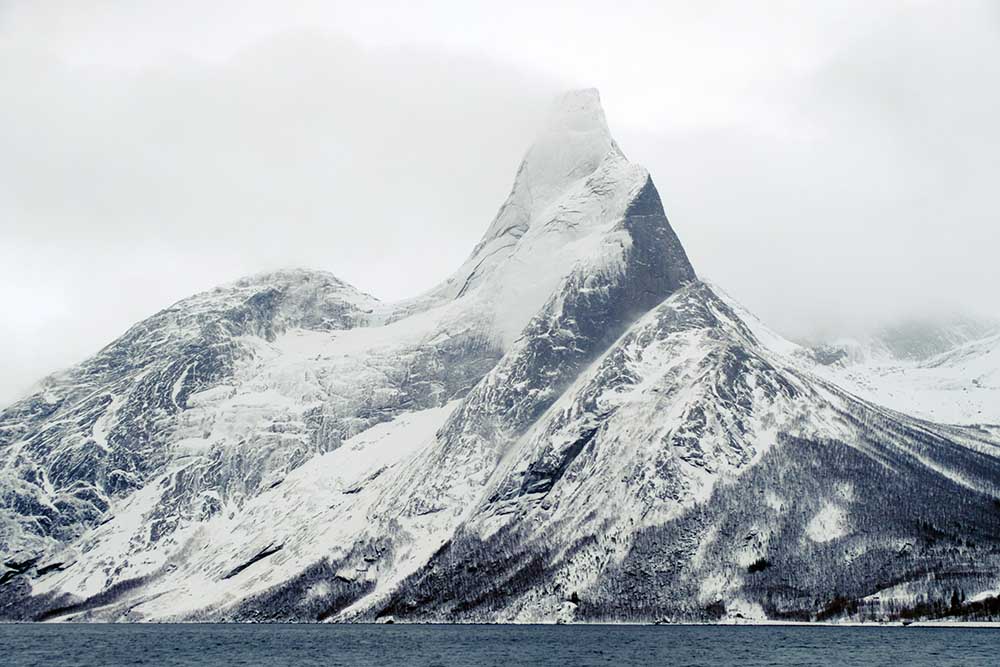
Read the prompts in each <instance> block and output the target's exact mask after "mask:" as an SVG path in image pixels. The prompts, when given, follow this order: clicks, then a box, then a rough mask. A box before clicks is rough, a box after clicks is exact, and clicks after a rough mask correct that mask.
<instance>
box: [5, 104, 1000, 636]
mask: <svg viewBox="0 0 1000 667" xmlns="http://www.w3.org/2000/svg"><path fill="white" fill-rule="evenodd" d="M815 359H816V357H815V354H810V353H809V352H808V351H805V350H801V349H799V348H796V346H794V345H792V344H791V343H787V342H786V341H782V340H780V338H779V337H777V336H776V335H774V334H773V333H771V332H769V331H767V330H766V329H765V328H764V327H763V326H762V325H760V323H759V322H757V321H756V320H755V319H754V318H752V316H749V314H747V313H745V311H743V310H742V309H741V308H740V307H739V306H738V305H737V304H734V303H733V302H732V301H731V300H730V299H728V298H727V297H725V296H724V295H721V294H720V293H719V292H718V291H717V290H716V289H713V288H712V287H710V286H708V285H706V284H704V283H702V282H700V281H699V280H698V278H697V276H696V274H695V272H694V269H693V268H692V266H691V264H690V262H689V261H688V258H687V256H686V254H685V252H684V249H683V247H682V245H681V243H680V241H679V240H678V238H677V235H676V234H675V233H674V231H673V229H672V228H671V226H670V224H669V222H668V221H667V218H666V215H665V213H664V210H663V206H662V203H661V201H660V198H659V195H658V193H657V191H656V188H655V186H654V185H653V182H652V180H651V178H650V176H649V174H648V173H647V172H646V171H645V170H644V169H643V168H642V167H640V166H637V165H634V164H632V163H630V162H629V161H628V160H627V158H626V157H625V156H624V154H623V153H622V151H621V150H620V148H619V147H618V145H617V144H616V143H615V141H614V139H613V138H612V136H611V133H610V132H609V130H608V126H607V122H606V119H605V117H604V112H603V110H602V109H601V106H600V100H599V96H598V95H597V92H596V91H593V90H588V91H576V92H573V93H569V94H567V95H565V96H564V97H562V98H560V99H559V100H557V101H556V104H555V105H554V107H553V112H552V115H551V118H550V119H549V121H548V122H547V124H546V126H545V127H544V128H543V129H542V131H541V132H540V134H539V136H538V138H537V139H536V142H535V143H534V145H533V146H532V147H531V148H530V149H529V151H528V152H527V154H526V156H525V159H524V161H523V163H522V164H521V166H520V168H519V170H518V172H517V176H516V178H515V181H514V185H513V188H512V190H511V194H510V195H509V197H508V199H507V201H506V202H505V203H504V204H503V206H502V207H501V208H500V211H499V212H498V214H497V217H496V218H495V219H494V221H493V222H492V223H491V224H490V226H489V227H488V229H487V231H486V233H485V235H484V236H483V238H482V240H481V241H480V243H479V244H477V246H476V247H475V248H474V249H473V252H472V254H471V255H470V257H469V259H468V260H467V261H466V262H465V263H464V264H463V265H462V266H461V267H459V269H458V270H457V271H456V272H455V273H454V274H453V275H452V276H451V277H450V278H449V279H448V280H446V281H445V282H444V283H442V284H441V285H440V286H438V287H436V288H434V289H432V290H430V291H429V292H427V293H426V294H423V295H419V296H417V297H414V298H412V299H408V300H405V301H402V302H399V303H392V304H384V303H381V302H378V301H377V300H375V299H373V298H372V297H369V296H367V295H365V294H363V293H361V292H358V291H357V290H355V289H354V288H353V287H351V286H349V285H346V284H345V283H343V282H341V281H339V280H337V279H336V278H334V277H333V276H331V275H329V274H324V273H319V272H312V271H286V272H279V273H273V274H266V275H260V276H255V277H252V278H247V279H244V280H241V281H239V282H237V283H234V284H232V285H227V286H223V287H220V288H217V289H216V290H214V291H212V292H208V293H205V294H201V295H197V296H194V297H191V298H190V299H186V300H184V301H181V302H179V303H177V304H175V305H174V306H172V307H170V308H168V309H167V310H164V311H162V312H160V313H158V314H156V315H154V316H153V317H151V318H149V319H148V320H145V321H143V322H141V323H140V324H138V325H136V326H135V327H133V328H132V329H130V330H129V331H128V332H126V334H125V335H124V336H122V337H121V338H120V339H118V340H117V341H115V342H114V343H112V344H111V345H109V346H108V347H107V348H105V349H104V350H102V351H101V352H99V353H98V354H97V355H95V356H94V357H93V358H91V359H89V360H87V361H85V362H83V363H82V364H80V365H79V366H76V367H74V368H72V369H69V370H68V371H66V372H64V373H62V374H59V375H57V376H54V377H52V378H49V379H47V380H45V381H44V382H43V383H42V384H41V385H40V387H39V389H38V391H37V392H35V393H34V394H32V395H31V396H28V397H26V398H25V399H23V400H22V401H20V402H18V403H16V404H14V405H13V406H10V407H9V408H7V409H6V410H5V411H4V412H3V413H2V414H0V554H2V555H3V558H2V559H0V560H2V562H3V568H4V569H3V570H2V571H0V616H2V617H4V618H9V619H61V620H148V619H162V620H341V621H343V620H347V621H349V620H384V619H386V618H391V619H393V620H394V621H406V620H439V621H454V620H462V621H464V620H479V621H543V622H555V621H559V622H569V621H573V620H625V619H628V620H650V621H652V620H662V619H664V618H669V619H678V620H680V619H691V620H713V619H714V620H721V619H725V618H730V617H737V616H740V617H744V618H747V617H753V618H764V617H771V618H806V619H815V618H821V617H822V618H826V617H836V616H838V615H840V616H844V615H849V616H850V615H853V616H851V617H853V618H859V617H862V616H865V615H867V616H865V617H879V618H881V617H898V616H900V615H902V614H906V613H913V614H915V613H918V612H920V610H921V609H923V608H920V607H919V605H920V604H925V605H926V604H927V603H928V601H933V600H937V599H938V597H941V596H944V595H946V594H947V595H948V596H950V595H951V594H952V591H953V590H955V591H957V590H961V591H962V596H968V597H972V596H974V595H976V594H979V595H980V596H983V595H987V596H988V594H989V591H991V590H994V589H995V588H996V587H997V586H998V582H997V579H998V578H1000V568H998V562H997V561H998V558H997V554H998V553H1000V512H998V511H997V507H1000V504H998V500H997V498H998V497H1000V490H998V481H1000V461H998V453H1000V437H998V433H1000V428H995V427H990V426H978V427H961V426H939V425H936V424H934V423H931V422H927V421H921V420H918V419H915V418H911V417H908V416H906V415H905V414H903V413H901V412H895V411H891V410H887V409H884V408H881V407H879V406H878V405H877V404H876V403H873V402H867V401H864V400H861V399H859V398H857V397H856V396H855V395H854V394H852V393H848V392H847V391H845V390H843V389H841V388H840V387H839V386H838V384H837V380H836V378H834V377H831V376H830V375H829V373H826V374H824V373H823V372H821V368H820V366H821V365H820V364H817V363H816V361H815ZM823 368H825V366H824V367H823ZM991 586H992V587H994V588H992V589H991ZM917 596H920V598H919V601H918V600H917ZM949 599H950V598H949ZM928 609H930V610H931V611H933V610H934V609H938V608H937V607H933V605H931V607H928ZM939 611H940V610H939ZM947 611H949V612H953V613H959V612H961V611H962V609H961V604H959V607H958V608H954V609H953V608H952V606H949V607H948V610H947Z"/></svg>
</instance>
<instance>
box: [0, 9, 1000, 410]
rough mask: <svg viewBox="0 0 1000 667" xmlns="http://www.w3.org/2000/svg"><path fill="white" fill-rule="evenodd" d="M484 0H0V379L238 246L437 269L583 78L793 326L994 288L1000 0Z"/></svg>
mask: <svg viewBox="0 0 1000 667" xmlns="http://www.w3.org/2000/svg"><path fill="white" fill-rule="evenodd" d="M484 4H485V3H471V2H467V1H458V0H456V1H454V2H429V3H427V2H424V3H419V2H398V3H396V2H372V3H367V2H366V3H359V2H356V1H355V2H350V3H348V2H336V1H334V2H331V1H329V0H326V1H323V2H319V1H316V2H292V1H286V2H265V1H263V0H240V1H235V0H233V1H229V0H214V1H213V2H207V3H206V2H203V1H195V0H190V1H188V0H171V1H166V0H164V1H162V2H158V1H154V0H145V1H141V0H138V1H137V0H120V1H117V2H115V1H109V0H91V1H89V2H77V1H74V0H66V1H65V2H56V1H52V2H47V1H46V0H25V1H23V2H21V1H19V0H0V301H2V303H3V312H4V315H3V317H2V319H0V403H5V402H7V401H9V400H12V399H13V398H15V397H16V396H17V395H18V394H20V393H22V392H23V391H25V390H26V389H28V388H29V386H30V385H31V384H33V383H34V382H35V381H36V380H38V379H40V378H41V377H42V376H43V375H45V374H47V373H49V372H52V371H54V370H57V369H59V368H60V367H63V366H66V365H69V364H71V363H75V362H77V361H79V360H81V359H82V358H84V357H86V356H87V355H89V354H91V353H93V352H95V351H96V350H97V349H99V348H100V347H101V346H103V345H104V344H106V343H108V342H110V341H111V340H112V339H114V338H115V337H116V336H118V335H119V334H121V333H122V332H123V331H124V330H125V329H126V328H128V326H130V325H131V324H133V323H134V322H136V321H138V320H140V319H142V318H143V317H145V316H148V315H150V314H152V313H153V312H155V311H157V310H159V309H161V308H163V307H165V306H168V305H169V304H171V303H172V302H174V301H176V300H178V299H180V298H183V297H185V296H187V295H189V294H192V293H194V292H197V291H201V290H205V289H208V288H211V287H213V286H214V285H216V284H218V283H221V282H227V281H230V280H233V279H235V278H238V277H240V276H241V275H244V274H248V273H256V272H259V271H262V270H266V269H273V268H278V267H286V266H305V267H311V268H317V269H326V270H329V271H331V272H333V273H335V274H336V275H338V276H340V277H341V278H343V279H345V280H348V281H349V282H351V283H353V284H354V285H356V286H357V287H359V288H361V289H363V290H365V291H368V292H370V293H372V294H374V295H375V296H378V297H380V298H384V299H395V298H400V297H404V296H409V295H412V294H414V293H416V292H418V291H420V290H422V289H424V288H427V287H430V286H432V285H433V284H434V283H436V282H437V281H438V280H440V279H442V278H444V277H445V276H447V275H448V274H449V273H450V272H451V271H452V270H453V269H454V268H455V267H456V266H457V265H458V264H459V263H460V262H461V261H462V260H463V259H464V258H465V256H466V255H467V254H468V252H469V251H470V250H471V248H472V246H473V244H474V243H475V242H476V241H477V240H478V238H479V236H480V235H481V234H482V233H483V232H484V231H485V229H486V227H487V226H488V224H489V222H490V220H491V219H492V217H493V216H494V214H495V212H496V210H497V208H498V207H499V205H500V203H501V202H502V201H503V199H504V197H505V196H506V194H507V191H508V189H509V187H510V185H511V183H512V181H513V177H514V172H515V170H516V168H517V165H518V162H519V160H520V158H521V155H522V153H523V152H524V150H525V149H526V148H527V146H528V145H529V144H530V142H531V139H532V136H533V134H534V132H535V129H536V127H537V125H538V123H539V118H540V116H541V114H542V113H543V112H544V109H545V107H546V105H547V104H548V101H549V100H550V98H551V97H552V96H553V95H554V94H556V93H557V92H559V91H561V90H563V89H566V88H572V87H581V86H588V87H589V86H596V87H598V88H599V89H600V90H601V95H602V98H603V101H604V106H605V110H606V112H607V115H608V118H609V122H610V125H611V129H612V132H613V133H614V134H615V136H616V138H617V139H618V142H619V144H620V145H621V146H622V148H623V149H624V151H625V152H626V154H627V155H628V156H629V157H630V158H631V159H633V160H635V161H637V162H640V163H642V164H645V165H646V166H647V167H648V168H649V169H650V171H651V172H652V174H653V178H654V181H655V182H656V184H657V186H658V188H659V190H660V193H661V196H662V197H663V200H664V204H665V206H666V208H667V214H668V216H669V217H670V220H671V222H672V224H673V226H674V227H675V229H676V230H677V232H678V234H679V235H680V237H681V240H682V241H683V243H684V244H685V246H686V248H687V250H688V253H689V255H690V256H691V258H692V261H693V263H694V264H695V268H696V270H698V271H699V273H700V274H701V275H703V276H706V277H708V278H709V279H711V280H713V281H714V282H716V283H718V284H720V285H721V286H722V287H724V288H726V290H727V291H728V292H730V293H731V294H733V295H734V296H736V297H737V298H738V299H740V300H741V301H743V302H744V303H745V304H746V305H747V306H749V307H750V308H751V309H752V310H754V311H756V312H757V313H758V314H759V315H760V316H761V317H762V319H764V320H765V321H766V322H768V323H770V324H772V326H774V327H775V328H777V329H778V330H779V331H781V332H783V333H785V334H786V335H789V336H792V337H804V336H813V335H820V334H824V335H826V334H843V333H850V332H853V331H858V330H862V329H864V328H866V327H869V326H875V325H878V324H881V323H885V322H889V321H892V320H894V319H897V318H901V317H909V316H918V315H928V314H935V313H940V312H946V311H971V312H977V311H978V312H979V313H980V314H984V315H997V316H1000V296H998V288H1000V259H998V258H1000V250H998V248H1000V231H998V230H1000V225H998V222H1000V221H998V219H997V218H998V214H997V210H998V208H997V201H996V200H997V198H998V195H1000V186H998V181H1000V179H998V177H1000V121H998V119H1000V85H998V83H997V82H998V81H1000V3H998V2H996V1H995V0H993V1H990V0H986V1H983V2H977V1H972V0H969V1H964V0H950V1H942V2H920V1H912V2H909V1H906V0H897V1H894V2H879V1H877V0H866V1H864V2H850V1H846V0H831V1H830V2H815V1H814V2H780V1H777V0H768V1H761V2H744V1H734V2H711V1H699V2H664V1H663V0H658V1H656V0H653V1H650V2H627V1H622V0H618V1H616V2H607V0H604V1H603V2H600V3H597V2H565V3H558V2H553V3H540V2H537V1H536V2H524V3H520V2H509V1H508V2H504V3H495V7H494V8H493V9H484V8H483V5H484Z"/></svg>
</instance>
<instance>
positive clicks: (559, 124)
mask: <svg viewBox="0 0 1000 667" xmlns="http://www.w3.org/2000/svg"><path fill="white" fill-rule="evenodd" d="M609 156H612V157H615V158H620V159H624V157H625V156H624V155H623V154H622V152H621V150H620V149H619V148H618V144H616V143H615V140H614V139H613V138H612V137H611V131H610V130H609V129H608V122H607V119H606V118H605V116H604V109H603V108H602V107H601V96H600V94H599V93H598V92H597V89H596V88H587V89H584V90H572V91H569V92H567V93H564V94H562V95H561V96H559V97H558V98H557V99H556V100H555V102H554V103H553V105H552V108H551V109H550V111H549V116H548V119H547V121H546V123H545V126H544V127H543V128H542V130H541V132H539V134H538V136H537V137H536V138H535V142H534V143H533V144H532V146H531V148H530V149H528V153H527V154H526V155H525V157H524V162H523V164H522V165H521V169H520V171H519V172H518V177H517V181H516V182H515V184H514V188H515V191H516V190H517V188H518V187H521V188H524V189H526V190H528V193H527V194H529V195H530V197H531V200H532V203H533V204H534V205H536V206H537V205H539V204H541V205H544V204H547V203H548V202H549V201H550V200H551V199H552V198H553V197H555V196H557V195H558V194H559V193H560V192H562V191H564V190H565V189H566V187H567V186H568V185H570V184H571V183H572V182H574V181H576V180H578V179H580V178H582V177H585V176H588V175H590V174H592V173H593V172H594V171H596V170H597V168H598V167H599V166H600V164H601V163H602V162H603V161H604V160H605V159H606V158H608V157H609Z"/></svg>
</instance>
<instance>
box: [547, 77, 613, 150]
mask: <svg viewBox="0 0 1000 667" xmlns="http://www.w3.org/2000/svg"><path fill="white" fill-rule="evenodd" d="M549 126H550V127H551V126H555V127H556V128H565V129H570V130H574V131H577V132H601V133H603V134H606V135H608V136H609V138H610V135H611V132H610V131H609V130H608V122H607V119H606V118H605V116H604V108H603V107H602V106H601V94H600V93H599V92H598V90H597V89H596V88H582V89H579V90H569V91H566V92H565V93H563V94H562V95H560V96H559V97H557V98H556V99H555V100H554V101H553V103H552V106H551V108H550V110H549Z"/></svg>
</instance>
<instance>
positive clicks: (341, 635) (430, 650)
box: [0, 624, 1000, 667]
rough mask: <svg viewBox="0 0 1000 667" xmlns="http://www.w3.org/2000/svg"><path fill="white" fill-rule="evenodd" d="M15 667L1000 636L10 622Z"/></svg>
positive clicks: (826, 652) (478, 660) (819, 647)
mask: <svg viewBox="0 0 1000 667" xmlns="http://www.w3.org/2000/svg"><path fill="white" fill-rule="evenodd" d="M0 646H3V648H2V649H0V657H2V658H3V660H2V661H0V662H2V664H4V665H6V666H8V667H31V666H34V665H37V666H39V667H41V666H45V667H63V666H70V665H72V666H74V667H91V666H97V665H101V666H110V665H114V666H124V665H155V666H156V667H173V666H175V665H212V666H214V665H227V666H228V665H248V666H258V665H260V666H267V667H274V666H276V665H288V666H297V665H323V666H324V667H338V666H345V667H346V666H352V667H353V666H354V665H364V666H365V667H374V666H376V665H380V666H381V665H401V666H403V665H405V666H407V667H410V666H413V667H420V666H425V667H431V666H441V667H452V666H454V667H466V666H468V667H480V666H487V665H502V666H504V667H513V666H514V665H534V666H547V665H552V666H562V665H572V666H574V667H583V666H587V665H595V666H596V665H623V666H624V665H664V666H667V665H670V666H676V667H680V666H683V665H723V666H730V665H731V666H734V667H735V666H739V667H753V666H754V665H898V664H905V665H906V666H907V667H923V666H925V665H927V666H929V665H935V666H937V665H967V666H968V665H972V666H977V665H996V664H997V653H998V650H1000V629H993V628H903V627H816V626H639V625H632V626H628V625H616V626H597V625H577V626H552V625H381V626H371V625H367V626H366V625H209V624H205V625H168V624H164V625H59V626H55V625H0Z"/></svg>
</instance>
